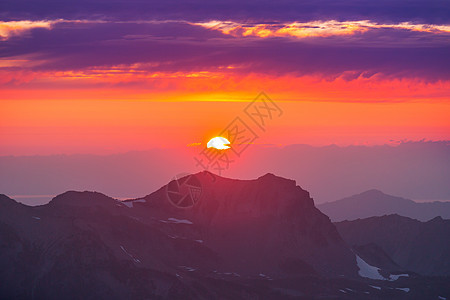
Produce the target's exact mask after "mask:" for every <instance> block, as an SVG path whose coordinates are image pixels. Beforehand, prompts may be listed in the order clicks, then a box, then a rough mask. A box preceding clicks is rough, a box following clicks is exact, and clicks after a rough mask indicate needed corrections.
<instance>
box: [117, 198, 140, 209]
mask: <svg viewBox="0 0 450 300" xmlns="http://www.w3.org/2000/svg"><path fill="white" fill-rule="evenodd" d="M137 202H145V199H138V200H133V201H126V202H125V201H124V202H122V204H124V205H126V206H128V207H129V208H133V203H137Z"/></svg>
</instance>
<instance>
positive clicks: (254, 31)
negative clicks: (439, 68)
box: [193, 20, 450, 38]
mask: <svg viewBox="0 0 450 300" xmlns="http://www.w3.org/2000/svg"><path fill="white" fill-rule="evenodd" d="M193 24H195V25H199V26H202V27H205V28H208V29H211V30H218V31H220V32H222V33H224V34H228V35H232V36H235V37H247V36H256V37H261V38H267V37H287V36H290V37H296V38H307V37H329V36H334V35H336V36H340V35H352V34H356V33H363V32H366V31H368V30H376V29H401V30H410V31H418V32H428V33H450V26H449V25H433V24H413V23H409V22H403V23H399V24H380V23H375V22H371V21H370V20H363V21H336V20H330V21H311V22H292V23H278V24H273V23H270V24H264V23H262V24H244V23H237V22H233V21H209V22H198V23H193Z"/></svg>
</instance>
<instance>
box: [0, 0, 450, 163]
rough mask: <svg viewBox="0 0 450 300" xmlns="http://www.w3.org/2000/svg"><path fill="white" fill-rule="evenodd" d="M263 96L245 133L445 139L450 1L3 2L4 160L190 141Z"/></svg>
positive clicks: (380, 140) (274, 140)
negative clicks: (276, 112)
mask: <svg viewBox="0 0 450 300" xmlns="http://www.w3.org/2000/svg"><path fill="white" fill-rule="evenodd" d="M261 91H264V92H265V93H266V94H267V95H268V96H269V97H270V98H271V99H272V100H273V101H274V103H276V105H277V106H278V107H279V108H280V110H281V111H282V114H280V116H279V117H276V118H273V120H271V122H270V124H269V123H267V124H266V125H267V126H266V128H265V129H264V130H261V132H257V134H258V136H259V138H258V140H257V141H255V143H260V144H273V145H289V144H312V145H327V144H333V143H336V144H339V145H353V144H358V145H360V144H368V145H373V144H385V143H393V142H396V141H400V140H421V139H426V140H449V139H450V4H449V2H448V1H445V0H443V1H430V0H411V1H395V2H393V1H385V0H382V1H370V2H369V1H357V0H337V1H314V2H310V1H268V0H263V1H247V2H242V1H223V2H222V1H220V2H217V3H216V2H215V4H214V5H212V2H211V1H196V2H195V3H194V2H191V1H145V2H142V1H125V0H120V1H114V2H111V1H101V0H92V1H81V2H80V1H74V0H69V1H60V2H54V1H50V0H38V1H33V4H30V3H28V2H24V1H18V0H2V3H1V7H0V137H1V138H0V155H36V154H58V153H66V154H69V153H96V154H103V153H117V152H125V151H130V150H144V149H151V148H165V147H170V148H179V149H188V148H189V146H188V145H191V146H192V145H197V146H198V145H199V144H198V143H201V144H200V145H204V144H205V143H206V142H207V140H208V139H209V138H211V137H213V136H215V135H218V134H219V133H220V132H221V131H222V130H223V129H224V128H225V127H226V126H227V125H228V124H229V123H230V122H231V121H232V120H233V119H234V118H235V117H237V116H240V115H242V114H243V111H244V109H245V108H246V107H247V105H248V104H249V103H251V101H252V100H253V99H254V98H255V97H256V96H257V95H258V94H259V93H260V92H261Z"/></svg>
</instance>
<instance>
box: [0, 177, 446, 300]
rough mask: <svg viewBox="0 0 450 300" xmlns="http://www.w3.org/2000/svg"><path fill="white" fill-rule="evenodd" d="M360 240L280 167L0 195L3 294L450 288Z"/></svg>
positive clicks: (357, 293)
mask: <svg viewBox="0 0 450 300" xmlns="http://www.w3.org/2000/svg"><path fill="white" fill-rule="evenodd" d="M172 194H176V195H178V196H176V197H173V195H172ZM188 196H189V197H188ZM355 249H356V248H351V247H349V245H348V243H347V242H345V241H344V240H343V239H342V238H341V236H340V234H339V232H338V231H337V229H336V227H335V226H334V225H333V223H331V221H330V219H329V218H328V217H327V216H326V215H324V214H323V213H322V212H320V211H319V210H318V209H317V208H316V207H315V205H314V201H313V199H312V198H311V197H310V196H309V193H308V192H307V191H305V190H303V189H302V188H301V187H299V186H298V185H296V183H295V181H293V180H288V179H284V178H281V177H277V176H275V175H273V174H266V175H264V176H261V177H259V178H257V179H255V180H234V179H228V178H223V177H219V176H216V175H213V174H212V173H209V172H201V173H197V174H194V175H187V176H184V177H181V178H177V179H176V180H173V181H171V182H169V183H168V184H167V185H165V186H163V187H162V188H160V189H159V190H157V191H155V192H154V193H152V194H149V195H148V196H145V197H142V198H136V199H130V200H127V201H119V200H116V199H114V198H111V197H108V196H106V195H103V194H101V193H97V192H75V191H69V192H66V193H63V194H61V195H58V196H57V197H55V198H53V199H52V201H51V202H50V203H48V204H46V205H42V206H33V207H31V206H26V205H23V204H20V203H17V202H16V201H14V200H13V199H10V198H9V197H7V196H5V195H0V282H1V284H0V298H1V299H249V298H251V299H291V298H292V297H294V298H295V297H297V298H299V297H300V298H314V297H323V298H349V299H361V298H367V297H372V298H377V297H378V298H380V297H387V298H392V299H394V298H395V299H399V298H404V297H406V296H408V297H413V298H414V297H416V298H418V299H419V298H422V299H423V298H430V297H431V298H433V297H434V298H437V297H438V296H442V295H445V293H444V292H445V287H446V286H449V279H448V278H445V277H442V278H441V277H439V278H437V279H436V278H435V279H433V280H429V279H428V277H424V278H423V277H420V275H414V274H413V273H410V274H409V275H408V277H405V276H399V275H395V274H394V273H393V272H396V271H398V270H393V269H392V268H388V267H389V266H388V265H385V266H384V265H383V266H382V265H381V264H384V263H385V262H386V261H387V260H386V259H379V260H378V262H379V263H380V265H379V266H377V264H378V262H377V261H376V260H373V255H372V256H371V255H368V254H367V253H369V252H370V251H369V252H368V251H362V250H361V249H360V250H361V251H355ZM386 252H387V251H386ZM387 253H388V254H389V252H387ZM380 257H381V256H380ZM366 260H367V262H366ZM368 262H370V263H371V264H372V265H370V264H369V263H368ZM383 268H386V270H384V269H383ZM374 270H375V271H374ZM399 270H400V269H399ZM374 272H375V273H374ZM395 276H397V277H395ZM400 277H401V278H400ZM392 278H394V279H392ZM373 286H376V288H374V287H373Z"/></svg>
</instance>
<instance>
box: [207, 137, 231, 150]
mask: <svg viewBox="0 0 450 300" xmlns="http://www.w3.org/2000/svg"><path fill="white" fill-rule="evenodd" d="M229 144H230V141H228V140H227V139H226V138H224V137H221V136H216V137H214V138H212V139H211V140H210V141H209V142H208V144H207V145H206V146H207V147H208V148H216V149H217V150H225V149H229V148H230V146H228V145H229Z"/></svg>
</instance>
